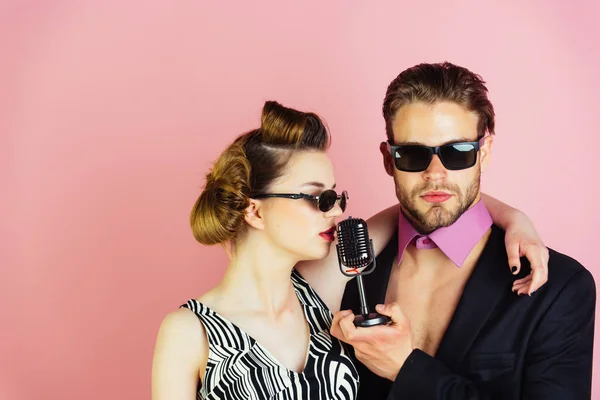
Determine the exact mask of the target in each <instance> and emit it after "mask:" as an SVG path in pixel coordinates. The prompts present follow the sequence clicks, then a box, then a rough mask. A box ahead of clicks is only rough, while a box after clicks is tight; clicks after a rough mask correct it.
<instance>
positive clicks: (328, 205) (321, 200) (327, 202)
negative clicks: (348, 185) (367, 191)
mask: <svg viewBox="0 0 600 400" xmlns="http://www.w3.org/2000/svg"><path fill="white" fill-rule="evenodd" d="M250 197H252V198H253V199H263V198H267V197H282V198H284V199H294V200H297V199H306V200H310V201H315V202H316V204H317V207H318V208H319V210H321V211H322V212H327V211H329V210H331V209H332V208H333V207H334V206H335V203H336V202H339V204H340V208H341V209H342V211H346V206H347V203H348V200H349V199H350V198H349V197H348V192H346V191H345V190H344V191H343V192H342V194H341V195H339V196H338V194H337V193H336V191H335V190H333V189H328V190H325V191H323V193H321V194H320V195H318V196H313V195H311V194H305V193H264V194H257V195H254V196H250Z"/></svg>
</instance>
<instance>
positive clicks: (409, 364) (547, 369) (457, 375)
mask: <svg viewBox="0 0 600 400" xmlns="http://www.w3.org/2000/svg"><path fill="white" fill-rule="evenodd" d="M397 239H398V238H397V235H394V237H393V238H392V240H391V241H390V243H389V244H388V246H387V247H386V248H385V250H384V251H383V252H382V253H381V254H380V255H379V257H378V258H377V265H376V269H375V271H374V272H373V273H372V274H370V275H367V276H365V277H364V278H363V279H364V284H365V291H366V294H367V299H368V302H369V306H370V309H371V310H373V309H374V307H375V304H378V303H383V302H384V299H385V293H386V289H387V283H388V280H389V277H390V272H391V268H392V263H393V260H394V257H395V256H396V255H397V251H398V243H397ZM548 270H549V278H548V282H547V283H546V284H545V285H544V286H542V287H541V288H540V289H539V290H538V291H537V292H536V293H534V294H533V295H532V296H531V297H529V296H527V295H525V296H518V295H517V294H515V293H513V292H512V291H511V287H512V284H513V281H514V280H515V279H516V278H518V277H525V276H527V275H528V274H529V272H530V271H531V268H530V265H529V263H528V261H527V260H526V259H525V258H523V259H522V260H521V272H520V273H519V276H518V277H515V276H514V275H512V274H511V273H510V270H509V267H508V260H507V255H506V250H505V245H504V232H503V231H502V230H501V229H500V228H498V227H496V226H492V233H491V235H490V238H489V241H488V243H487V245H486V246H485V248H484V250H483V253H482V254H481V257H480V259H479V261H478V263H477V265H476V267H475V269H474V270H473V273H472V275H471V277H470V278H469V280H468V281H467V284H466V286H465V289H464V292H463V294H462V297H461V299H460V301H459V303H458V306H457V308H456V311H455V313H454V315H453V317H452V319H451V321H450V324H449V326H448V329H447V331H446V333H445V335H444V337H443V339H442V342H441V344H440V347H439V349H438V352H437V354H436V356H435V358H434V357H431V356H429V355H428V354H426V353H424V352H422V351H420V350H418V349H417V350H414V351H413V352H412V353H411V355H410V356H409V357H408V359H407V360H406V362H405V363H404V365H403V367H402V368H401V370H400V372H399V374H398V375H397V377H396V380H395V381H394V382H391V381H389V380H387V379H384V378H380V377H379V376H377V375H375V374H373V373H372V372H371V371H369V370H368V369H367V368H366V367H365V366H364V365H362V364H361V363H360V362H358V361H357V366H358V369H359V372H360V377H361V383H360V390H359V399H368V400H376V399H386V398H387V399H389V400H391V399H402V400H406V399H416V400H426V399H461V400H464V399H502V400H508V399H544V400H551V399H557V400H558V399H560V400H569V399H578V400H579V399H589V398H590V396H591V382H592V349H593V340H594V315H595V305H596V288H595V283H594V279H593V277H592V275H591V274H590V273H589V272H588V271H587V270H586V269H585V268H584V267H583V266H582V265H581V264H579V263H578V262H577V261H575V260H573V259H572V258H569V257H568V256H565V255H563V254H560V253H558V252H556V251H553V250H550V261H549V265H548ZM342 309H343V310H344V309H352V310H354V313H355V314H358V313H359V310H360V304H359V298H358V292H357V285H356V282H355V280H352V281H350V282H349V283H348V285H347V286H346V291H345V293H344V299H343V301H342Z"/></svg>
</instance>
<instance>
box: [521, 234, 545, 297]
mask: <svg viewBox="0 0 600 400" xmlns="http://www.w3.org/2000/svg"><path fill="white" fill-rule="evenodd" d="M525 256H526V257H527V259H528V260H529V263H530V264H531V274H532V280H531V284H530V287H529V292H528V294H529V295H531V293H532V292H535V291H536V290H538V289H539V288H540V287H542V286H543V285H544V284H545V283H546V282H547V281H548V262H547V261H545V260H544V256H543V253H542V252H540V251H539V247H534V246H530V247H528V248H527V249H526V251H525Z"/></svg>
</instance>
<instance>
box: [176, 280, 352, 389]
mask: <svg viewBox="0 0 600 400" xmlns="http://www.w3.org/2000/svg"><path fill="white" fill-rule="evenodd" d="M291 279H292V283H293V285H294V288H295V289H296V294H297V296H298V299H299V300H300V303H301V304H302V308H303V309H304V314H305V316H306V320H307V321H308V325H309V328H310V345H309V354H308V359H307V363H306V366H305V368H304V370H303V371H302V372H301V373H297V372H295V371H291V370H289V369H287V368H285V367H284V366H283V365H281V364H280V363H279V362H278V361H277V360H276V359H275V357H273V356H272V355H271V354H270V353H269V352H268V351H267V350H266V349H265V348H264V347H263V346H262V345H261V344H260V343H258V342H257V341H256V340H254V339H253V338H252V337H251V336H250V335H248V334H247V333H245V332H244V331H242V330H241V329H240V328H238V327H237V326H236V325H235V324H233V323H232V322H230V321H229V320H227V319H225V318H224V317H221V316H220V315H219V314H217V313H216V312H214V311H213V310H211V309H209V308H208V307H206V306H205V305H204V304H202V303H200V302H199V301H197V300H194V299H192V300H189V301H188V302H187V303H186V304H184V305H182V306H181V307H186V308H189V309H190V310H192V311H193V312H194V313H196V315H197V316H198V317H199V318H200V320H201V321H202V324H203V325H204V329H205V330H206V334H207V337H208V344H209V355H208V363H207V366H206V373H205V375H204V379H203V385H202V386H201V387H200V388H199V389H198V395H197V399H202V400H216V399H220V400H223V399H227V400H242V399H244V400H245V399H253V400H254V399H256V400H266V399H273V400H275V399H276V400H284V399H285V400H288V399H289V400H302V399H311V400H313V399H314V400H333V399H335V400H337V399H340V400H342V399H343V400H346V399H350V400H354V399H356V396H357V392H358V372H357V370H356V368H355V366H354V363H353V361H352V359H351V358H350V354H349V353H348V348H347V347H346V345H345V344H343V343H341V342H340V341H338V340H337V339H336V338H334V337H332V336H331V335H330V333H329V329H330V327H331V320H332V318H333V316H332V314H331V312H330V311H329V309H328V308H327V307H326V306H325V304H324V303H323V302H322V301H321V299H320V298H319V297H318V296H317V294H316V293H315V291H314V290H313V289H312V288H311V287H310V285H309V284H308V282H306V281H305V280H304V279H303V278H302V277H301V276H300V274H299V273H298V272H297V271H296V270H293V271H292V275H291Z"/></svg>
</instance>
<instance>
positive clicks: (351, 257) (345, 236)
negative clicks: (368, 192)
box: [336, 217, 390, 327]
mask: <svg viewBox="0 0 600 400" xmlns="http://www.w3.org/2000/svg"><path fill="white" fill-rule="evenodd" d="M337 238H338V244H337V245H336V248H337V254H338V263H339V265H340V271H341V272H342V274H344V275H346V276H351V277H356V283H357V285H358V295H359V297H360V315H357V316H356V317H355V318H354V325H355V326H361V327H368V326H375V325H383V324H387V323H388V322H390V318H389V317H387V316H385V315H381V314H379V313H377V312H373V313H371V312H369V306H368V304H367V297H366V295H365V287H364V285H363V279H362V277H363V275H368V274H370V273H371V272H373V271H374V270H375V265H376V259H375V256H374V254H375V251H374V250H373V240H372V239H369V231H368V230H367V223H366V222H365V221H364V220H362V219H360V218H352V217H349V218H347V219H345V220H344V221H341V222H340V223H339V224H338V225H337ZM369 265H372V267H371V268H367V269H365V270H363V271H359V269H361V268H366V267H368V266H369ZM346 269H348V271H346ZM350 271H352V272H350Z"/></svg>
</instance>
